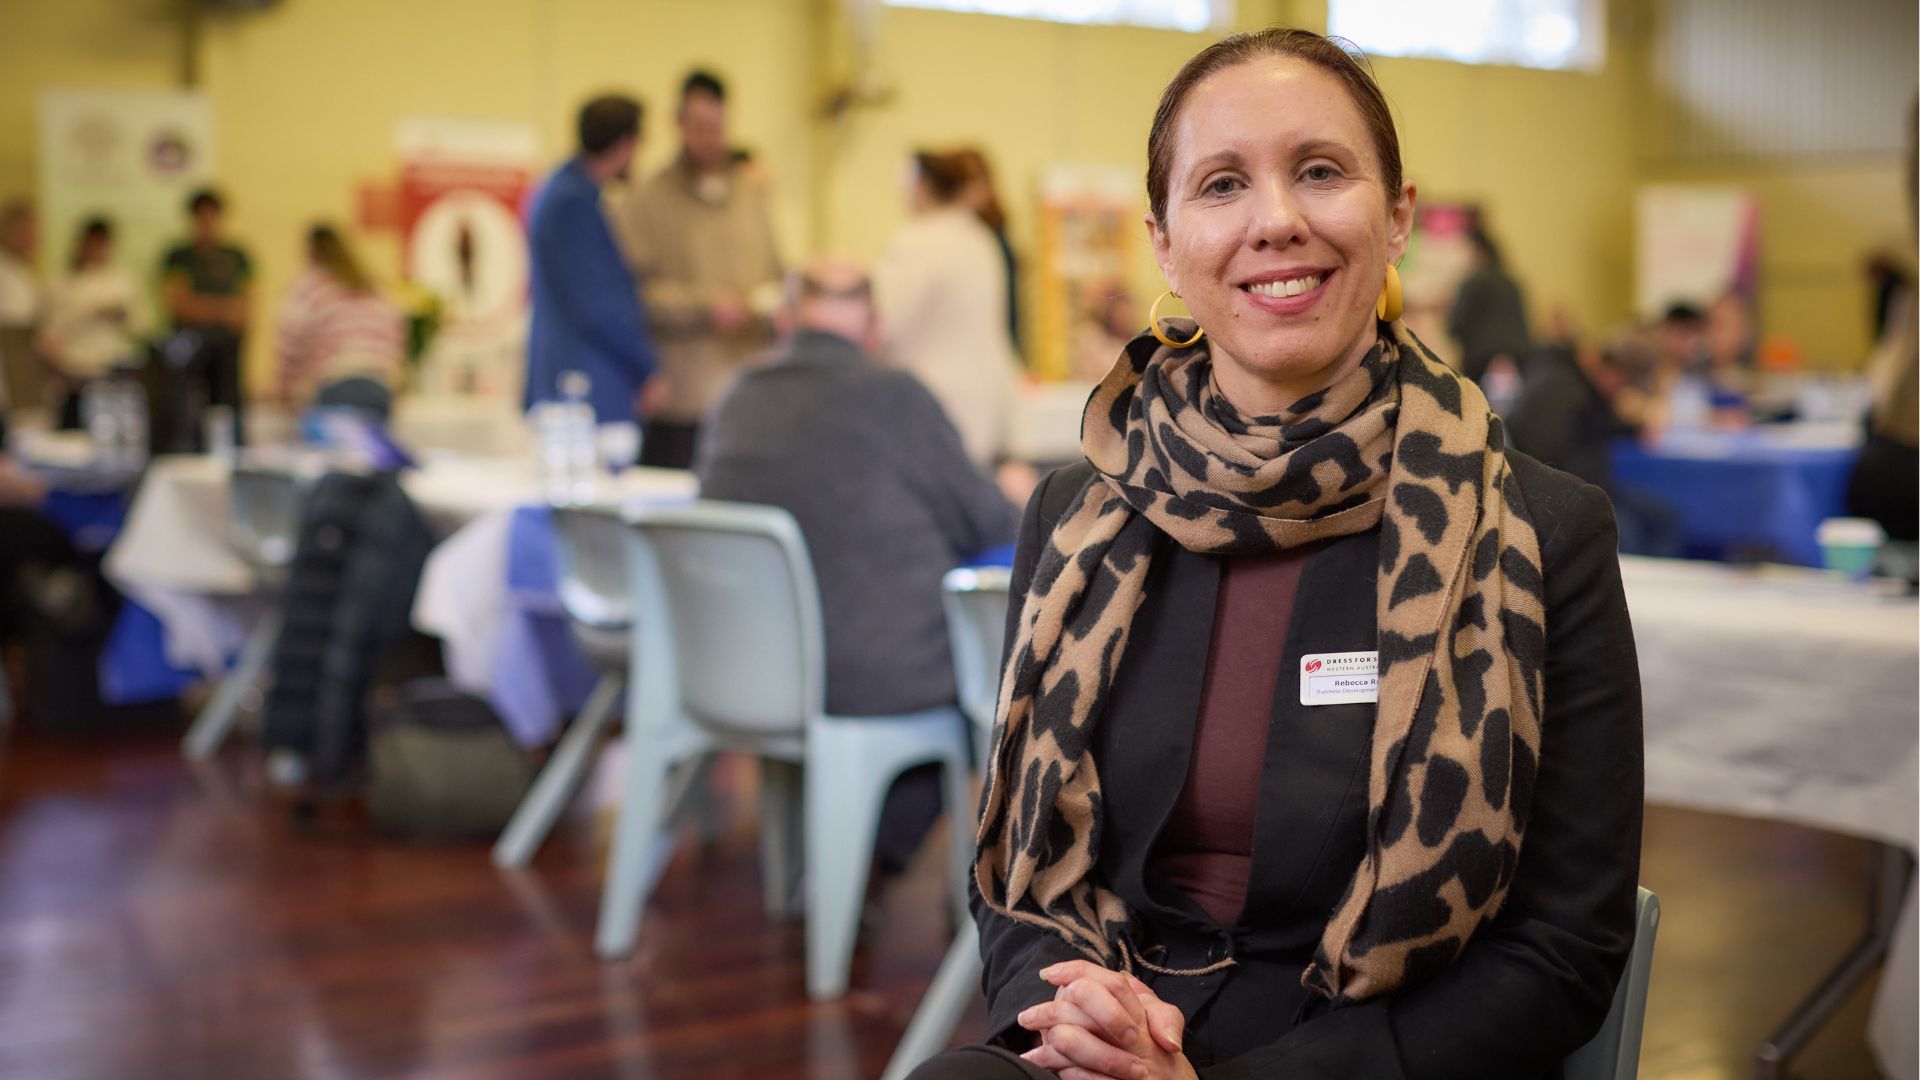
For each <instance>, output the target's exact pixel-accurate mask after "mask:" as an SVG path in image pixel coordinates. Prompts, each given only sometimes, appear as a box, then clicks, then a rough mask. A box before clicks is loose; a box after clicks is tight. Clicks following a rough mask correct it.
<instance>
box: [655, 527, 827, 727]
mask: <svg viewBox="0 0 1920 1080" xmlns="http://www.w3.org/2000/svg"><path fill="white" fill-rule="evenodd" d="M628 521H629V522H630V523H631V525H632V527H633V531H634V536H635V538H636V539H637V540H638V541H639V543H640V548H639V550H638V551H637V552H634V553H633V554H634V556H635V557H636V558H650V559H652V560H653V564H654V567H655V571H656V572H655V574H654V575H653V576H654V577H656V578H657V581H658V583H659V588H660V590H661V592H662V593H663V594H664V600H665V603H664V605H663V607H664V608H665V614H666V618H667V622H668V626H670V627H671V632H672V639H673V653H674V656H675V663H674V667H675V669H676V671H677V673H678V676H679V684H680V702H681V706H682V707H683V708H684V709H685V711H686V712H687V714H688V716H689V717H691V718H692V719H693V720H695V721H696V722H698V723H701V724H705V725H707V726H709V727H712V728H717V729H720V730H723V731H729V732H738V733H746V734H799V733H800V732H801V731H802V730H803V729H804V728H805V726H806V723H807V721H808V719H810V718H812V717H816V716H819V715H821V714H822V713H823V712H824V710H825V707H826V691H825V682H826V676H825V663H826V662H825V659H824V649H825V646H824V644H823V641H822V632H821V626H820V592H819V587H818V586H817V585H816V584H815V582H814V577H813V563H812V561H811V559H810V557H809V556H808V554H807V545H806V541H805V540H804V539H803V538H802V537H801V535H800V526H799V524H798V523H796V522H795V521H794V520H793V516H792V515H791V514H789V513H787V512H786V511H785V510H782V509H779V508H778V507H772V506H759V505H752V504H747V503H727V502H719V501H715V500H707V499H703V500H701V501H699V502H695V503H693V504H691V505H689V506H679V507H661V508H650V509H644V510H637V511H634V512H633V513H632V515H631V516H630V517H629V518H628ZM635 578H636V580H640V581H644V580H646V578H645V577H644V576H642V575H639V574H637V573H636V575H635ZM641 606H642V607H645V606H646V605H645V603H644V600H643V601H642V605H641ZM636 678H641V679H644V678H646V675H645V674H644V673H636Z"/></svg>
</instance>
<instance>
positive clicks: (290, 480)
mask: <svg viewBox="0 0 1920 1080" xmlns="http://www.w3.org/2000/svg"><path fill="white" fill-rule="evenodd" d="M311 487H312V485H311V484H310V483H308V482H307V481H305V480H302V479H301V478H300V477H299V476H297V475H295V474H294V473H291V472H285V471H282V470H278V469H250V468H236V469H234V470H233V479H232V483H231V486H230V489H229V491H230V495H229V498H230V500H231V503H232V511H231V513H230V515H229V517H228V526H227V542H228V543H229V544H232V545H233V549H234V551H236V552H238V553H239V555H240V557H241V558H242V559H245V560H246V561H247V563H248V565H250V566H252V567H253V568H254V570H255V571H268V572H278V571H284V570H285V569H286V568H287V567H288V566H289V565H291V564H292V563H293V549H294V546H295V544H296V543H298V541H299V538H300V513H301V510H302V509H303V508H304V506H305V503H306V496H307V492H308V490H309V489H310V488H311Z"/></svg>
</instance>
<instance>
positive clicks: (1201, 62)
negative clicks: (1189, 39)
mask: <svg viewBox="0 0 1920 1080" xmlns="http://www.w3.org/2000/svg"><path fill="white" fill-rule="evenodd" d="M1270 56H1277V57H1290V58H1292V59H1295V60H1303V61H1305V62H1307V63H1309V64H1312V65H1314V66H1315V67H1317V68H1319V69H1321V70H1322V71H1325V72H1327V73H1328V74H1330V75H1332V76H1333V77H1334V78H1336V79H1339V80H1340V83H1341V85H1343V86H1345V87H1346V89H1347V96H1348V97H1350V98H1352V99H1353V104H1354V105H1355V107H1357V108H1358V109H1359V110H1360V118H1361V119H1362V120H1363V121H1365V122H1366V125H1367V133H1368V134H1369V135H1371V136H1372V137H1373V150H1374V153H1375V154H1376V155H1377V156H1378V157H1379V158H1380V172H1381V179H1382V180H1384V181H1385V185H1386V189H1387V203H1388V205H1389V206H1391V205H1392V204H1393V203H1394V202H1396V201H1398V200H1399V198H1400V186H1401V179H1402V177H1401V173H1400V136H1399V135H1398V134H1396V133H1395V132H1394V128H1393V113H1392V112H1391V111H1390V110H1389V109H1388V108H1387V99H1386V95H1384V94H1382V93H1381V92H1380V85H1379V84H1378V83H1376V82H1374V81H1373V70H1372V68H1370V67H1369V66H1368V65H1367V61H1366V57H1365V56H1363V55H1362V54H1361V53H1360V51H1359V50H1358V49H1357V48H1354V47H1353V46H1352V43H1351V42H1348V41H1346V40H1344V39H1342V38H1330V37H1325V36H1323V35H1320V34H1316V33H1314V32H1313V31H1311V30H1294V29H1289V28H1287V27H1279V26H1276V27H1273V28H1272V29H1268V30H1260V31H1256V32H1254V33H1248V34H1234V35H1232V36H1230V37H1224V38H1221V39H1220V40H1219V41H1216V42H1214V43H1213V44H1211V45H1209V46H1207V47H1206V48H1204V49H1202V50H1200V51H1199V52H1198V53H1196V54H1195V55H1194V57H1193V59H1191V60H1188V61H1187V62H1186V65H1185V66H1184V67H1182V68H1181V69H1180V72H1179V74H1177V75H1175V76H1174V77H1173V81H1172V82H1170V83H1168V84H1167V88H1166V90H1165V91H1163V92H1162V93H1161V95H1160V107H1159V108H1158V109H1156V110H1155V111H1154V114H1153V130H1152V131H1151V132H1149V133H1148V135H1147V202H1148V204H1149V205H1151V206H1152V208H1153V219H1154V220H1155V221H1157V222H1159V223H1160V224H1161V225H1162V226H1163V227H1164V226H1165V225H1166V223H1167V185H1168V184H1169V183H1170V182H1171V177H1170V175H1169V174H1170V173H1172V171H1173V141H1174V131H1173V129H1174V126H1175V125H1176V124H1177V123H1178V122H1179V120H1180V110H1181V109H1182V108H1184V107H1185V106H1186V103H1187V95H1189V94H1191V93H1192V92H1193V88H1194V87H1196V86H1198V85H1200V83H1201V82H1203V81H1205V79H1206V78H1207V76H1209V75H1212V74H1214V73H1215V72H1219V71H1225V70H1226V69H1227V68H1231V67H1238V66H1239V65H1241V64H1244V63H1247V62H1248V61H1251V60H1259V59H1262V58H1265V57H1270Z"/></svg>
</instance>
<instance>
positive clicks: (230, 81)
mask: <svg viewBox="0 0 1920 1080" xmlns="http://www.w3.org/2000/svg"><path fill="white" fill-rule="evenodd" d="M1641 2H1642V0H1614V4H1613V7H1614V8H1615V9H1616V10H1618V9H1620V8H1621V7H1622V6H1625V8H1626V10H1628V11H1629V12H1632V11H1635V10H1638V5H1639V4H1640V3H1641ZM0 9H3V10H4V14H0V193H5V192H9V191H14V190H19V189H21V188H24V187H26V186H27V185H28V184H29V183H30V182H31V176H32V164H31V162H32V156H33V149H32V144H31V138H32V136H31V124H30V123H28V122H27V121H28V119H29V118H30V115H31V108H32V105H31V99H32V95H31V93H30V91H31V90H32V89H34V88H37V87H39V86H41V85H51V84H66V85H72V84H107V85H159V86H166V85H172V84H173V82H174V79H175V77H176V57H177V44H176V42H177V40H178V39H177V37H175V36H174V34H173V31H172V30H171V29H170V28H169V27H168V26H167V24H165V23H164V22H159V21H156V16H154V15H153V14H151V13H152V12H155V11H158V10H160V9H159V8H158V7H157V6H156V5H153V4H151V3H147V2H144V0H59V2H58V3H38V2H28V3H19V2H16V3H8V4H4V5H0ZM837 9H838V0H407V2H405V3H393V2H391V0H284V2H283V3H282V4H280V5H279V6H277V7H275V8H273V9H271V10H269V11H267V12H265V13H260V14H248V15H236V16H227V17H222V18H219V19H215V20H212V21H211V22H210V24H209V26H208V29H207V31H206V34H205V37H204V40H203V42H202V45H201V48H200V51H199V53H198V58H199V60H200V68H201V74H202V80H203V86H204V88H205V89H206V91H207V92H208V94H209V96H210V98H211V100H212V102H213V107H214V113H215V117H216V123H217V125H218V141H219V153H220V162H219V165H220V175H221V178H222V182H223V184H224V185H225V186H226V187H227V188H228V189H229V191H230V193H231V194H232V197H233V207H234V214H233V220H234V227H235V232H236V234H237V235H239V236H240V237H242V238H243V239H244V240H245V241H246V242H247V243H248V244H250V245H251V247H252V249H253V250H254V252H255V255H256V258H257V261H258V264H259V266H260V270H261V284H262V287H263V288H262V295H263V303H262V304H261V306H260V312H259V314H260V316H261V318H262V319H263V320H270V318H271V313H272V307H273V304H272V300H273V299H274V298H275V297H276V296H277V294H278V293H279V291H280V289H281V288H283V287H284V285H285V283H286V281H287V280H288V279H289V277H290V276H291V274H292V272H293V270H294V269H295V268H296V267H297V262H298V246H299V238H300V235H301V233H302V230H303V228H304V226H305V225H306V224H307V223H308V222H309V221H311V220H313V219H314V218H317V217H331V218H335V219H341V220H350V218H351V214H352V211H353V194H354V190H355V188H356V186H357V185H358V184H360V183H363V182H366V181H375V180H382V179H389V178H391V176H392V174H393V167H394V161H393V152H392V139H393V129H394V125H395V123H396V122H397V121H399V120H401V119H403V118H407V117H416V116H446V117H470V118H477V119H487V120H505V121H521V122H526V123H529V124H532V125H534V126H535V127H536V128H537V129H538V130H539V132H540V133H541V136H542V139H543V145H544V147H545V149H546V151H547V156H548V157H549V158H550V159H557V158H558V157H559V156H561V155H562V154H563V153H565V151H566V149H567V147H568V144H569V141H570V133H569V130H568V129H569V125H570V121H571V114H572V110H573V108H574V106H575V104H576V103H577V102H578V101H579V100H580V99H582V98H583V97H584V96H586V95H587V94H589V93H592V92H594V91H597V90H601V89H607V88H626V89H630V90H633V91H637V92H638V93H639V94H640V96H641V97H642V98H643V99H644V100H645V102H646V104H647V107H648V135H649V138H648V141H647V146H646V152H645V158H646V163H647V167H648V168H649V169H650V168H652V167H654V166H657V165H658V164H659V163H661V162H662V161H664V159H665V158H666V157H667V156H669V155H670V154H671V152H672V145H671V143H672V133H671V117H670V111H671V107H672V99H673V91H674V87H675V86H676V84H677V81H678V79H679V77H680V75H681V74H683V73H684V71H685V70H686V69H687V68H688V67H690V66H692V65H695V64H706V65H711V66H713V67H714V68H715V69H717V70H718V71H720V72H721V73H722V74H723V75H725V76H726V77H727V78H728V79H729V80H730V83H731V86H732V90H733V102H734V105H733V116H734V126H735V138H736V140H737V141H739V142H741V143H743V144H745V145H748V146H751V147H753V148H754V149H755V151H756V152H757V154H758V156H759V159H760V160H761V161H762V162H763V163H765V165H766V166H767V167H768V168H769V169H770V171H771V172H772V174H773V177H774V181H775V186H776V192H777V202H776V221H777V227H778V230H779V232H780V235H781V238H782V241H783V243H784V245H785V248H786V251H787V252H788V254H789V255H790V256H798V255H800V254H803V253H804V252H805V251H806V250H807V249H808V248H809V247H811V246H813V245H814V243H815V242H816V241H818V243H819V245H820V246H823V247H828V248H832V249H836V250H841V251H845V252H848V253H851V254H855V255H860V256H866V257H870V256H872V255H875V254H877V253H878V252H879V251H880V250H881V248H882V247H883V246H884V244H885V242H886V238H887V236H888V235H889V233H890V232H891V231H892V230H893V229H894V228H895V227H896V226H897V225H898V224H899V223H900V221H901V220H902V218H903V216H904V208H903V206H902V199H901V193H900V170H901V163H902V162H903V160H904V159H905V157H906V155H907V154H908V153H909V151H910V150H911V149H913V148H914V147H916V146H922V145H932V146H941V145H950V144H956V143H962V142H971V143H978V144H980V145H981V146H983V147H984V148H985V149H986V150H987V151H988V153H989V155H990V156H991V157H992V159H993V160H994V162H995V164H996V167H997V170H998V172H999V174H1000V181H1001V185H1002V188H1003V191H1004V194H1005V195H1006V196H1007V200H1008V202H1009V204H1010V211H1011V213H1012V216H1013V222H1014V230H1015V240H1016V243H1017V244H1019V245H1020V246H1022V247H1029V246H1030V245H1031V242H1032V240H1031V231H1032V228H1033V220H1034V218H1033V213H1032V208H1033V207H1032V203H1033V199H1032V194H1033V185H1034V183H1035V181H1036V179H1037V177H1038V176H1039V174H1040V172H1041V171H1042V170H1043V169H1044V167H1045V166H1047V165H1049V164H1053V163H1074V164H1092V165H1107V166H1113V167H1117V168H1121V169H1125V170H1127V171H1129V172H1132V173H1136V174H1137V173H1138V172H1139V171H1140V170H1141V168H1142V165H1143V158H1144V144H1145V138H1146V128H1147V124H1148V121H1149V119H1150V117H1151V114H1152V109H1153V105H1154V102H1155V100H1156V98H1157V95H1158V93H1159V90H1160V88H1161V86H1162V85H1163V84H1164V83H1165V81H1166V79H1167V78H1168V77H1169V76H1170V75H1171V74H1172V73H1173V71H1174V70H1175V69H1176V68H1177V67H1178V66H1179V64H1180V62H1181V61H1182V60H1184V59H1185V58H1186V57H1187V56H1189V55H1191V53H1192V52H1193V51H1195V50H1196V49H1198V48H1199V47H1200V46H1201V44H1203V43H1204V41H1205V40H1206V38H1205V37H1204V36H1201V35H1191V34H1182V33H1176V32H1170V31H1153V30H1139V29H1128V28H1114V27H1069V26H1061V25H1056V24H1049V23H1040V22H1031V21H1025V20H1017V19H1005V18H995V17H985V16H964V15H951V14H944V13H938V12H928V11H918V10H908V9H883V15H882V21H881V31H882V32H881V38H880V41H881V47H880V51H879V54H878V56H877V65H876V66H877V67H878V69H879V70H880V72H881V73H883V74H884V75H885V76H887V77H888V78H889V79H890V80H891V82H892V83H893V85H894V86H895V88H896V90H897V93H896V95H895V96H894V98H893V99H892V101H891V102H890V103H888V104H886V105H884V106H881V107H876V108H869V109H861V110H858V111H857V112H856V113H855V114H854V116H853V117H852V119H851V120H850V121H849V122H848V123H847V124H846V125H844V126H843V127H842V128H841V129H840V130H838V131H837V132H836V133H834V134H833V135H832V137H826V136H825V135H824V134H823V132H824V129H822V128H820V127H818V126H817V125H816V124H815V120H814V117H815V113H816V110H815V103H816V102H817V101H818V100H819V99H820V97H821V93H822V90H823V88H824V84H825V82H826V81H827V79H828V75H827V69H828V68H829V67H833V66H835V65H843V64H844V61H845V50H844V47H841V48H839V49H836V50H832V51H826V50H822V49H821V48H820V45H821V43H822V42H823V41H824V40H825V39H827V38H828V37H829V36H830V35H829V34H828V33H827V32H826V31H825V30H823V28H825V27H834V26H836V22H835V20H836V16H835V15H834V14H833V13H834V12H835V11H836V10H837ZM1240 19H1241V24H1242V25H1243V26H1258V25H1265V24H1267V23H1270V22H1278V21H1292V22H1295V23H1297V24H1300V25H1306V26H1315V27H1317V26H1320V25H1323V24H1324V3H1323V2H1322V0H1242V2H1241V4H1240ZM1644 23H1645V20H1635V19H1633V18H1627V19H1616V25H1615V27H1614V28H1613V35H1612V38H1611V40H1610V41H1609V66H1608V68H1607V69H1606V70H1605V71H1603V72H1601V73H1599V74H1580V73H1560V72H1537V71H1526V70H1520V69H1513V68H1492V67H1469V66H1462V65H1457V64H1448V63H1440V62H1433V61H1420V60H1391V59H1383V60H1380V61H1379V62H1378V63H1377V65H1376V66H1377V69H1378V71H1379V74H1380V78H1381V82H1382V84H1383V86H1384V87H1385V89H1386V91H1387V94H1388V97H1389V98H1390V99H1391V101H1392V103H1393V106H1394V108H1395V111H1396V113H1397V115H1398V116H1399V119H1400V121H1401V127H1402V133H1403V139H1404V141H1405V151H1406V161H1407V171H1408V176H1409V177H1410V178H1411V179H1412V180H1414V181H1415V182H1416V183H1418V184H1419V185H1420V188H1421V191H1422V193H1423V195H1424V196H1425V197H1426V198H1428V199H1446V200H1449V201H1466V202H1474V203H1478V204H1480V205H1482V206H1483V207H1485V208H1486V210H1487V211H1488V213H1489V215H1490V218H1491V222H1492V226H1493V228H1494V230H1495V232H1496V233H1497V235H1499V236H1500V238H1501V239H1502V240H1503V242H1504V244H1505V246H1506V248H1507V250H1508V258H1509V262H1510V263H1511V264H1512V267H1513V269H1514V271H1515V273H1516V276H1518V277H1519V278H1520V279H1521V281H1522V282H1523V283H1524V284H1525V285H1526V286H1527V289H1528V295H1529V297H1530V299H1531V302H1532V305H1533V307H1534V309H1535V312H1536V315H1538V314H1539V313H1542V312H1544V311H1545V310H1547V309H1548V308H1550V307H1552V306H1556V305H1564V306H1566V307H1567V308H1568V309H1569V310H1570V311H1571V312H1572V313H1573V314H1574V315H1575V317H1576V318H1577V319H1578V320H1579V321H1580V322H1581V323H1582V324H1583V325H1585V326H1586V327H1587V328H1589V329H1591V330H1595V331H1598V330H1603V329H1606V328H1608V327H1610V326H1612V325H1614V324H1616V323H1617V322H1619V321H1620V320H1622V319H1624V318H1625V317H1627V315H1628V312H1629V300H1630V296H1631V276H1632V251H1631V243H1632V241H1631V237H1632V205H1633V189H1634V186H1635V184H1636V183H1637V182H1638V181H1639V180H1640V179H1642V178H1643V177H1644V178H1647V179H1653V178H1661V179H1666V178H1670V177H1668V176H1666V175H1664V174H1655V173H1654V172H1652V171H1651V170H1647V169H1643V168H1639V167H1637V166H1636V144H1635V141H1634V139H1633V137H1632V132H1633V127H1634V124H1635V116H1636V115H1637V114H1638V113H1637V108H1636V102H1637V101H1638V100H1640V99H1639V97H1638V96H1637V95H1640V94H1642V93H1643V91H1641V90H1640V87H1641V86H1642V84H1643V75H1642V67H1643V65H1642V64H1641V62H1640V57H1642V56H1643V55H1644V54H1645V48H1646V46H1645V43H1644V42H1642V41H1639V40H1637V39H1636V37H1635V33H1634V32H1633V30H1632V27H1633V26H1634V25H1636V24H1644ZM1897 174H1898V169H1897V166H1895V165H1894V164H1893V163H1867V164H1866V165H1865V166H1863V167H1859V168H1834V169H1820V170H1811V169H1806V170H1798V171H1785V172H1781V173H1778V174H1776V175H1773V176H1767V177H1761V178H1759V179H1758V181H1757V183H1758V186H1759V187H1760V188H1761V190H1762V195H1763V198H1765V199H1766V201H1767V206H1768V216H1767V221H1766V228H1767V233H1766V237H1765V242H1766V267H1767V272H1768V279H1767V290H1768V291H1767V292H1765V293H1764V294H1763V301H1764V302H1765V303H1766V304H1767V310H1766V311H1765V312H1764V315H1765V318H1766V324H1767V327H1768V329H1770V330H1777V331H1781V332H1786V333H1791V334H1794V335H1795V336H1797V337H1800V338H1801V339H1802V340H1803V342H1804V343H1805V344H1806V345H1807V350H1808V353H1809V355H1810V356H1814V357H1816V358H1821V357H1827V356H1836V357H1839V356H1853V355H1857V354H1858V352H1859V351H1860V349H1859V346H1860V341H1859V338H1860V332H1859V330H1858V329H1857V324H1858V323H1859V322H1860V320H1861V316H1860V314H1859V312H1860V309H1861V307H1862V305H1863V304H1864V299H1860V298H1859V297H1858V295H1857V294H1858V287H1857V286H1853V285H1840V284H1833V283H1831V282H1832V281H1835V280H1838V279H1836V278H1834V277H1833V275H1839V278H1844V279H1846V280H1849V281H1850V280H1851V277H1852V276H1853V271H1852V266H1853V263H1854V262H1855V261H1857V260H1856V255H1857V253H1858V252H1861V251H1864V250H1866V249H1868V248H1871V247H1873V246H1875V245H1878V244H1882V243H1885V242H1886V241H1887V240H1889V239H1890V238H1894V237H1898V236H1901V235H1903V233H1904V230H1902V229H1900V228H1898V225H1899V218H1900V213H1901V211H1900V206H1899V201H1898V185H1897ZM816 188H817V189H818V190H816ZM360 243H361V246H362V247H363V249H364V250H365V253H366V255H367V256H368V257H369V261H370V262H371V263H372V264H373V266H374V267H375V268H376V269H377V270H378V271H380V272H381V273H383V274H392V273H394V272H395V271H396V270H397V246H396V245H395V244H394V242H393V241H392V239H391V238H369V237H362V238H361V239H360ZM1141 251H1142V258H1141V263H1140V267H1139V271H1138V273H1139V280H1138V281H1137V282H1136V285H1137V286H1138V291H1140V292H1141V293H1142V294H1143V295H1151V291H1152V290H1154V289H1157V287H1158V286H1157V278H1156V276H1155V275H1154V272H1153V268H1152V266H1151V263H1150V262H1149V261H1147V260H1146V258H1145V245H1144V244H1142V245H1141ZM1856 300H1857V301H1858V302H1856ZM268 328H270V327H267V326H263V327H262V329H268ZM254 340H255V341H256V343H258V342H260V341H262V340H266V335H265V334H256V335H255V339H254ZM261 353H262V350H260V349H258V348H256V349H255V356H254V362H255V364H256V370H257V366H258V365H259V364H261V363H262V362H263V361H264V360H265V357H264V355H261Z"/></svg>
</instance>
